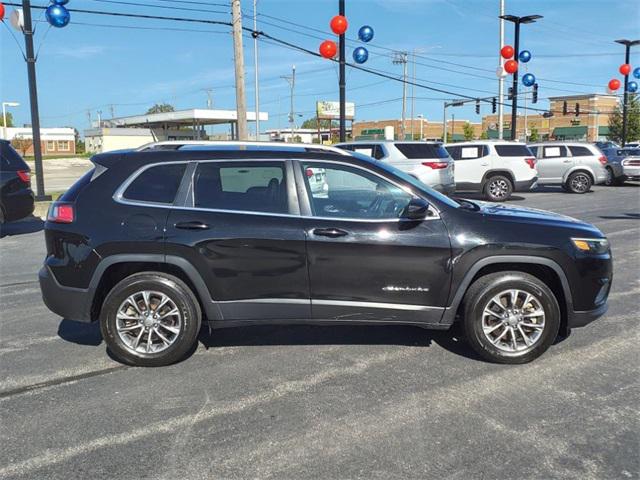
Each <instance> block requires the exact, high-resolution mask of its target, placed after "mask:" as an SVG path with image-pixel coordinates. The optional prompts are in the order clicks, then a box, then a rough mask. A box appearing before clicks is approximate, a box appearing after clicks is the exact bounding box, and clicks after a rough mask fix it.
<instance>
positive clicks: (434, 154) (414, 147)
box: [395, 143, 449, 159]
mask: <svg viewBox="0 0 640 480" xmlns="http://www.w3.org/2000/svg"><path fill="white" fill-rule="evenodd" d="M395 146H396V148H397V149H398V150H400V153H402V154H403V155H404V156H405V157H407V158H411V159H413V158H448V157H449V153H448V152H447V150H446V149H445V148H444V147H443V146H442V145H439V144H435V143H396V144H395Z"/></svg>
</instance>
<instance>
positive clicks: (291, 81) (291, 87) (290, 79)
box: [282, 65, 296, 142]
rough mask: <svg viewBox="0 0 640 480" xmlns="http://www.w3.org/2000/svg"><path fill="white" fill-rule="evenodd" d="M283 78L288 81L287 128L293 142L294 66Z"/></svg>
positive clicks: (294, 118) (294, 116)
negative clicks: (289, 73)
mask: <svg viewBox="0 0 640 480" xmlns="http://www.w3.org/2000/svg"><path fill="white" fill-rule="evenodd" d="M282 78H284V79H285V80H286V81H287V82H288V83H289V129H290V131H291V140H290V141H291V142H293V137H294V133H295V120H296V114H295V111H294V106H293V96H294V94H295V88H296V66H295V65H293V66H292V67H291V75H285V76H283V77H282Z"/></svg>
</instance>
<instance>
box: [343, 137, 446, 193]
mask: <svg viewBox="0 0 640 480" xmlns="http://www.w3.org/2000/svg"><path fill="white" fill-rule="evenodd" d="M335 146H336V147H338V148H341V149H343V150H349V151H351V152H358V153H362V154H364V155H368V156H369V157H373V158H375V159H376V160H381V161H383V162H386V163H389V164H390V165H393V166H394V167H396V168H398V169H400V170H403V171H405V172H407V173H408V174H410V175H411V176H413V177H415V178H417V179H418V180H420V181H421V182H422V183H424V184H425V185H428V186H430V187H431V188H433V189H435V190H438V191H439V192H442V193H445V194H447V195H449V194H451V193H453V192H454V191H455V189H456V184H455V181H454V177H453V170H454V168H455V167H454V163H453V159H452V158H451V157H450V156H449V153H447V151H446V150H445V149H444V147H443V146H442V144H441V143H438V142H410V141H409V142H403V141H391V140H378V141H362V142H349V143H341V144H338V145H335Z"/></svg>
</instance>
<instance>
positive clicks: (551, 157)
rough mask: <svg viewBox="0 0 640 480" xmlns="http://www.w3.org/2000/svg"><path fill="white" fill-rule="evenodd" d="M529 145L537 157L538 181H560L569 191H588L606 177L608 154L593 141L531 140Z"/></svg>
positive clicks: (554, 183)
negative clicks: (538, 141) (593, 143)
mask: <svg viewBox="0 0 640 480" xmlns="http://www.w3.org/2000/svg"><path fill="white" fill-rule="evenodd" d="M529 148H530V149H531V151H532V152H533V154H534V155H535V156H536V160H537V163H536V167H537V169H538V185H561V186H562V187H563V188H564V189H565V190H567V191H569V192H572V193H585V192H588V191H589V190H590V189H591V185H594V184H598V183H604V182H605V181H606V179H607V171H606V170H605V165H606V164H607V157H605V156H604V155H603V153H602V152H601V151H600V149H599V148H598V147H596V146H595V145H592V144H590V143H584V142H545V143H532V144H530V145H529Z"/></svg>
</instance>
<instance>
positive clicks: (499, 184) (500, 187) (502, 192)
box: [483, 175, 513, 202]
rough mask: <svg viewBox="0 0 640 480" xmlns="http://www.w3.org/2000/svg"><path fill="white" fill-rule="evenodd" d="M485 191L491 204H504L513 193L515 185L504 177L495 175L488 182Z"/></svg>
mask: <svg viewBox="0 0 640 480" xmlns="http://www.w3.org/2000/svg"><path fill="white" fill-rule="evenodd" d="M483 190H484V196H485V197H486V199H487V200H489V201H490V202H504V201H505V200H508V199H509V197H511V194H512V193H513V183H511V180H510V179H509V178H507V177H505V176H504V175H494V176H492V177H489V178H488V179H487V180H486V182H485V184H484V189H483Z"/></svg>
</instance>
